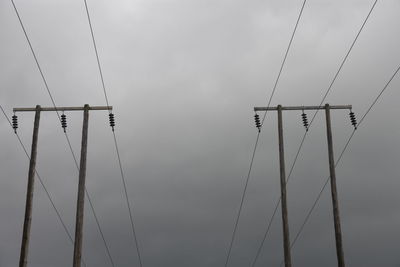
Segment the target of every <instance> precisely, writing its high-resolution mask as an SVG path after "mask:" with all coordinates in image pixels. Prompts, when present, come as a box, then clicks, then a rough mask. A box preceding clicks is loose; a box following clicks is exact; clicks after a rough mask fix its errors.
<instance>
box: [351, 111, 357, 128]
mask: <svg viewBox="0 0 400 267" xmlns="http://www.w3.org/2000/svg"><path fill="white" fill-rule="evenodd" d="M349 115H350V122H351V124H352V125H353V126H354V129H357V119H356V115H355V114H354V112H353V111H350V113H349Z"/></svg>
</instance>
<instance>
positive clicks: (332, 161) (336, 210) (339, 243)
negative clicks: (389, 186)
mask: <svg viewBox="0 0 400 267" xmlns="http://www.w3.org/2000/svg"><path fill="white" fill-rule="evenodd" d="M325 115H326V136H327V139H328V153H329V173H330V178H331V179H330V181H331V194H332V206H333V221H334V225H335V240H336V255H337V260H338V267H345V264H344V253H343V243H342V230H341V227H340V216H339V203H338V195H337V188H336V172H335V158H334V156H333V140H332V139H333V138H332V126H331V111H330V106H329V104H326V105H325Z"/></svg>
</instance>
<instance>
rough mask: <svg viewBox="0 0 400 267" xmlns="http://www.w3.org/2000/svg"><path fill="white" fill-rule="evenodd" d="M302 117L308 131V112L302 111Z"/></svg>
mask: <svg viewBox="0 0 400 267" xmlns="http://www.w3.org/2000/svg"><path fill="white" fill-rule="evenodd" d="M301 118H302V120H303V125H304V127H305V128H306V131H308V118H307V114H306V113H304V112H303V113H302V114H301Z"/></svg>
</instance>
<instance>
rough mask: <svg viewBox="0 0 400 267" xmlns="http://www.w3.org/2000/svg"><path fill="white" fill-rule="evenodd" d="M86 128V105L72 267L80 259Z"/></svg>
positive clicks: (79, 261)
mask: <svg viewBox="0 0 400 267" xmlns="http://www.w3.org/2000/svg"><path fill="white" fill-rule="evenodd" d="M88 126H89V105H87V104H86V105H85V107H84V110H83V126H82V145H81V160H80V167H79V185H78V201H77V207H76V224H75V244H74V262H73V267H80V266H81V258H82V232H83V214H84V204H85V203H84V200H85V180H86V156H87V139H88Z"/></svg>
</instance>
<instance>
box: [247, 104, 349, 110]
mask: <svg viewBox="0 0 400 267" xmlns="http://www.w3.org/2000/svg"><path fill="white" fill-rule="evenodd" d="M329 108H330V109H352V105H336V106H329ZM318 109H325V106H287V107H282V110H318ZM269 110H278V107H254V111H269Z"/></svg>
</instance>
